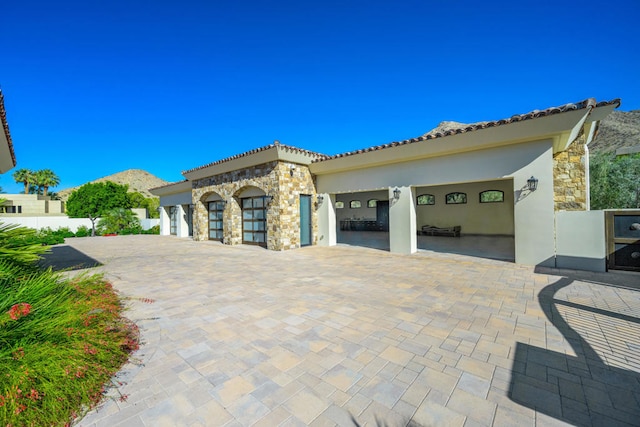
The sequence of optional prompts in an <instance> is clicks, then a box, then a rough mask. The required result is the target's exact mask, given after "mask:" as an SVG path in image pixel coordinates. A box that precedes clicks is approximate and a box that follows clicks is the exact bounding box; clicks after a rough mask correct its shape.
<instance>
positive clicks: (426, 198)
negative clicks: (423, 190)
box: [416, 194, 436, 205]
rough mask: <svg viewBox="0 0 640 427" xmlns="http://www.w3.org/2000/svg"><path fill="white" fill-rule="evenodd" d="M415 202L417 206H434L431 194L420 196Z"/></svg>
mask: <svg viewBox="0 0 640 427" xmlns="http://www.w3.org/2000/svg"><path fill="white" fill-rule="evenodd" d="M416 202H417V204H418V205H435V204H436V196H434V195H433V194H421V195H419V196H418V197H416Z"/></svg>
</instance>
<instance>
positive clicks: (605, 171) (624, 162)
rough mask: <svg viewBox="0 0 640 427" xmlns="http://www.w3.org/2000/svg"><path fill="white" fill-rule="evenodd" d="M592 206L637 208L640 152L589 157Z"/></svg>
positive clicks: (639, 192) (639, 195)
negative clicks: (626, 154)
mask: <svg viewBox="0 0 640 427" xmlns="http://www.w3.org/2000/svg"><path fill="white" fill-rule="evenodd" d="M589 163H590V167H589V176H590V187H591V208H592V209H627V208H636V209H637V208H640V154H634V155H628V156H616V155H615V154H613V153H602V154H596V155H594V156H592V157H591V158H590V162H589Z"/></svg>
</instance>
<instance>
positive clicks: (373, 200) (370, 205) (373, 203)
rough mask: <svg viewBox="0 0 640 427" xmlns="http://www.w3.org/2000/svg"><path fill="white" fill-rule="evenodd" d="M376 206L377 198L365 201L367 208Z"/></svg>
mask: <svg viewBox="0 0 640 427" xmlns="http://www.w3.org/2000/svg"><path fill="white" fill-rule="evenodd" d="M376 206H378V199H371V200H368V201H367V207H368V208H375V207H376Z"/></svg>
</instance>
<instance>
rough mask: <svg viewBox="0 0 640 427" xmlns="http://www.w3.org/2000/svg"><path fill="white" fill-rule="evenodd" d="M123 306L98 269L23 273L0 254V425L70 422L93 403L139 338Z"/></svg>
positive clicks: (96, 401) (135, 345) (136, 347)
mask: <svg viewBox="0 0 640 427" xmlns="http://www.w3.org/2000/svg"><path fill="white" fill-rule="evenodd" d="M16 300H17V301H21V302H16ZM25 301H28V302H25ZM122 310H123V307H122V304H121V302H120V299H119V297H118V295H117V294H116V292H115V290H114V289H113V287H112V286H111V284H110V283H109V282H107V281H105V280H104V279H103V278H102V277H101V276H81V277H79V278H76V279H73V280H68V279H63V278H61V277H60V276H58V275H56V274H55V273H53V272H51V271H40V272H34V271H33V270H29V271H28V274H25V272H24V269H23V268H22V267H21V266H20V265H16V264H12V263H10V262H7V261H6V260H5V261H3V260H1V259H0V343H2V345H1V346H0V373H1V374H0V375H1V380H0V425H2V426H4V425H13V426H23V425H24V426H31V425H33V426H36V425H38V426H39V425H69V424H70V423H71V422H72V421H73V419H74V418H75V417H77V416H80V415H82V414H83V413H84V411H86V410H88V409H90V408H91V407H93V406H95V405H96V404H97V403H99V402H100V400H101V399H102V398H103V395H104V393H105V390H106V385H107V384H110V381H111V378H112V377H113V376H114V375H115V374H116V372H117V371H118V370H119V369H120V367H121V366H122V365H123V364H124V363H125V362H126V361H127V360H128V358H129V355H130V353H131V352H133V351H135V350H137V349H138V346H139V342H138V335H139V332H138V328H137V326H136V325H135V324H133V323H132V322H130V321H128V320H127V319H125V318H123V317H122Z"/></svg>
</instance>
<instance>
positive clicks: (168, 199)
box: [160, 191, 191, 206]
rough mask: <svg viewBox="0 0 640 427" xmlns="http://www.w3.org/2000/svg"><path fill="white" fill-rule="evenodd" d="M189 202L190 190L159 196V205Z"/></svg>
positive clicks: (186, 203) (175, 204) (185, 203)
mask: <svg viewBox="0 0 640 427" xmlns="http://www.w3.org/2000/svg"><path fill="white" fill-rule="evenodd" d="M188 204H191V191H185V192H183V193H176V194H170V195H168V196H161V197H160V206H177V205H188Z"/></svg>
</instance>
